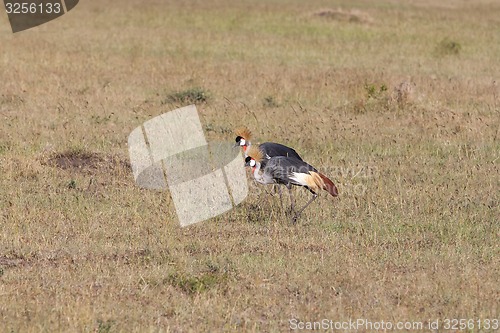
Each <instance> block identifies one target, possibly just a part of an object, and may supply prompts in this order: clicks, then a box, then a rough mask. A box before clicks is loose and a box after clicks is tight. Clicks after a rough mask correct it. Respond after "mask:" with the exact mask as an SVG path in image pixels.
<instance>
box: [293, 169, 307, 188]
mask: <svg viewBox="0 0 500 333" xmlns="http://www.w3.org/2000/svg"><path fill="white" fill-rule="evenodd" d="M308 177H311V175H309V174H308V173H301V172H292V175H291V176H290V179H291V180H294V181H296V182H297V183H299V184H300V185H304V186H307V178H308Z"/></svg>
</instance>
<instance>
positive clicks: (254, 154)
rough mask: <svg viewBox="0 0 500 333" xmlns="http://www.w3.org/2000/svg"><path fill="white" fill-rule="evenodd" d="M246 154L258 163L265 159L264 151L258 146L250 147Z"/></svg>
mask: <svg viewBox="0 0 500 333" xmlns="http://www.w3.org/2000/svg"><path fill="white" fill-rule="evenodd" d="M246 153H247V155H248V156H250V157H251V158H253V159H254V160H256V161H257V162H260V161H262V159H263V158H264V155H263V154H262V151H261V150H260V149H259V148H258V147H256V146H250V147H249V148H248V149H247V152H246Z"/></svg>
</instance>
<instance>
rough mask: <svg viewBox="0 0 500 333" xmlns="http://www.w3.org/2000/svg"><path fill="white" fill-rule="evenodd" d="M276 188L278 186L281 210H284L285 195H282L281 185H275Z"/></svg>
mask: <svg viewBox="0 0 500 333" xmlns="http://www.w3.org/2000/svg"><path fill="white" fill-rule="evenodd" d="M274 186H278V193H279V195H280V204H281V210H283V195H282V193H281V186H280V184H276V185H274Z"/></svg>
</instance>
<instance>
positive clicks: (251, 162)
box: [250, 160, 255, 168]
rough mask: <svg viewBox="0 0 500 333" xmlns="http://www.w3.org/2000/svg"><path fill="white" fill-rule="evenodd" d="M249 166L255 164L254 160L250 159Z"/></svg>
mask: <svg viewBox="0 0 500 333" xmlns="http://www.w3.org/2000/svg"><path fill="white" fill-rule="evenodd" d="M250 166H251V167H252V168H253V167H254V166H255V160H250Z"/></svg>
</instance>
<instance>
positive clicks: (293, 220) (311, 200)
mask: <svg viewBox="0 0 500 333" xmlns="http://www.w3.org/2000/svg"><path fill="white" fill-rule="evenodd" d="M317 197H318V195H317V194H316V193H313V195H312V197H311V199H309V201H308V202H307V203H306V204H305V205H304V207H302V208H301V209H300V210H299V212H298V213H296V214H295V216H294V217H293V218H292V223H294V224H295V222H297V219H298V217H299V216H300V214H302V212H303V211H304V209H306V208H307V206H309V205H310V204H311V202H313V201H314V200H315V199H316V198H317Z"/></svg>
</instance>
